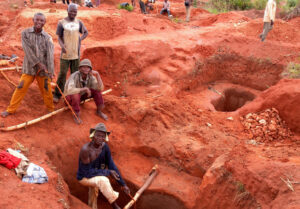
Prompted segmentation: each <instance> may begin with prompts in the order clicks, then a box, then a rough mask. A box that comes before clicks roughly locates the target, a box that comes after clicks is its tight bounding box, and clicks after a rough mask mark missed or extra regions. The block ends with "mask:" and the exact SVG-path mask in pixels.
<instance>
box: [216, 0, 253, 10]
mask: <svg viewBox="0 0 300 209" xmlns="http://www.w3.org/2000/svg"><path fill="white" fill-rule="evenodd" d="M210 5H211V7H212V8H215V9H217V10H218V11H220V12H226V11H229V10H246V9H251V8H252V7H253V5H252V3H251V0H210Z"/></svg>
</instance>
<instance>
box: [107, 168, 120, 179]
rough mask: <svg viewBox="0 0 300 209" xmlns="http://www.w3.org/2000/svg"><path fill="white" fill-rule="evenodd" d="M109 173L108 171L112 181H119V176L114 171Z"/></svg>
mask: <svg viewBox="0 0 300 209" xmlns="http://www.w3.org/2000/svg"><path fill="white" fill-rule="evenodd" d="M109 171H110V175H111V176H112V177H113V178H114V179H116V180H117V181H119V180H120V176H119V174H118V173H117V172H116V171H115V170H109Z"/></svg>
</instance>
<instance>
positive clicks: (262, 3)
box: [254, 0, 268, 10]
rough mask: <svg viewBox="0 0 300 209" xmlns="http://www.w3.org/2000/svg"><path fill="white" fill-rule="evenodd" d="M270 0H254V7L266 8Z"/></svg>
mask: <svg viewBox="0 0 300 209" xmlns="http://www.w3.org/2000/svg"><path fill="white" fill-rule="evenodd" d="M267 2H268V0H255V1H254V8H255V9H258V10H262V9H265V7H266V5H267Z"/></svg>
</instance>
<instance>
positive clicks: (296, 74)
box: [282, 62, 300, 78]
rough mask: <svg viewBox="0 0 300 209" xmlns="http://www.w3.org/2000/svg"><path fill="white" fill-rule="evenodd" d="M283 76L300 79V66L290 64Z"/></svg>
mask: <svg viewBox="0 0 300 209" xmlns="http://www.w3.org/2000/svg"><path fill="white" fill-rule="evenodd" d="M282 76H283V77H285V78H300V64H298V63H294V62H290V63H289V64H288V66H287V68H286V70H285V71H284V72H283V73H282Z"/></svg>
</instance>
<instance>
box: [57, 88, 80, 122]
mask: <svg viewBox="0 0 300 209" xmlns="http://www.w3.org/2000/svg"><path fill="white" fill-rule="evenodd" d="M51 84H53V83H51ZM54 84H55V86H56V88H57V89H58V90H59V92H60V94H61V96H62V97H63V98H64V100H65V102H66V104H67V105H68V107H69V109H70V110H71V112H72V114H73V115H74V117H75V118H76V120H77V121H78V123H79V121H80V120H79V118H78V116H77V115H76V113H75V112H74V110H73V108H72V106H71V105H70V103H69V102H68V100H67V98H66V97H65V95H64V93H63V92H62V90H61V89H60V88H59V86H58V85H57V84H56V83H54Z"/></svg>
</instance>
